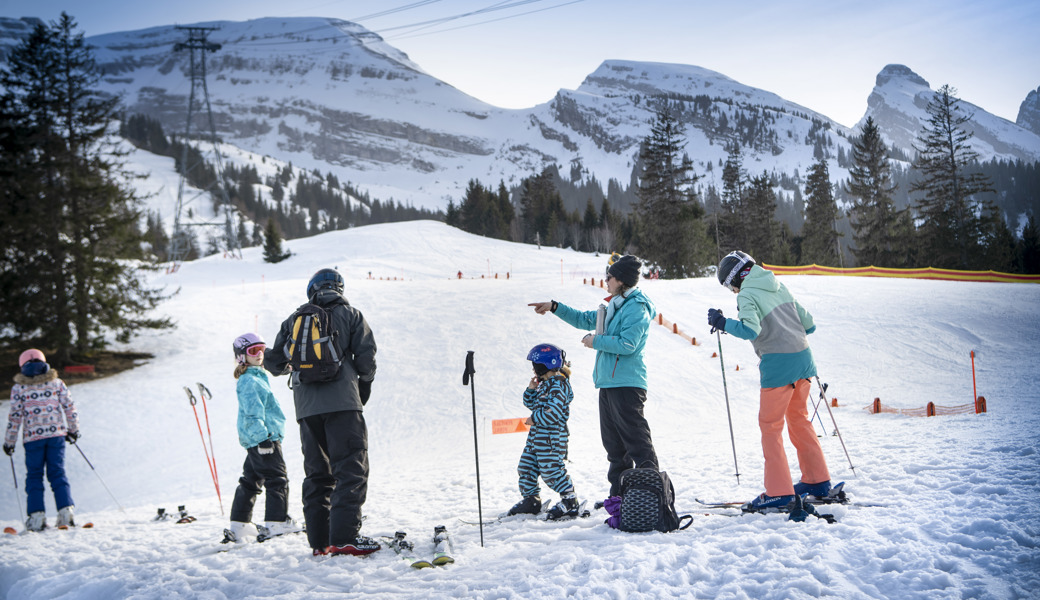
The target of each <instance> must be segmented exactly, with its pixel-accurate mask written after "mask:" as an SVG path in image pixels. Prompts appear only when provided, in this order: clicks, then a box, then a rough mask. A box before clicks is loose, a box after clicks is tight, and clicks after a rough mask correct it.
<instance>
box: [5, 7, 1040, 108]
mask: <svg viewBox="0 0 1040 600" xmlns="http://www.w3.org/2000/svg"><path fill="white" fill-rule="evenodd" d="M502 4H513V5H516V6H513V8H509V9H501V10H492V11H489V12H485V13H483V14H479V15H474V16H470V17H466V18H458V19H455V20H452V21H448V22H445V23H442V24H437V25H433V26H427V27H425V28H424V29H421V30H418V31H414V30H408V29H391V28H394V27H399V26H402V25H411V24H415V23H421V22H425V21H428V20H433V19H440V18H444V17H450V16H456V15H461V14H464V13H468V12H472V11H476V10H480V9H487V8H491V7H495V6H499V5H502ZM414 5H419V6H414ZM405 6H413V7H412V8H409V9H407V10H401V11H398V12H395V13H393V14H389V15H385V16H381V17H373V18H368V19H360V18H361V17H365V16H369V15H373V14H375V13H378V12H384V11H386V10H387V9H391V8H399V7H405ZM62 10H65V11H67V12H68V13H69V14H70V15H72V16H73V17H75V18H76V20H77V21H78V22H79V24H80V27H81V29H82V30H83V31H84V32H85V33H86V34H87V35H88V36H90V35H96V34H101V33H109V32H113V31H126V30H132V29H142V28H146V27H153V26H158V25H170V24H181V25H185V24H191V23H196V22H200V21H212V20H232V21H243V20H248V19H254V18H260V17H283V16H284V17H296V16H324V17H335V18H341V19H346V20H351V21H354V20H357V22H359V23H361V24H362V25H364V26H366V27H368V28H369V29H371V30H373V31H375V32H377V33H380V34H381V35H383V37H384V38H385V39H386V40H387V41H388V42H389V43H391V44H392V45H394V46H395V47H397V48H399V49H401V50H403V51H404V52H406V53H407V54H408V56H409V57H410V58H411V59H412V60H413V61H415V62H416V63H418V64H419V65H420V66H421V67H422V68H423V69H425V70H426V71H427V72H428V73H430V74H431V75H434V76H436V77H438V78H440V79H442V80H443V81H445V82H447V83H449V84H451V85H453V86H455V87H457V88H459V89H460V90H462V91H464V92H466V93H468V94H470V95H472V96H475V97H477V98H479V99H481V100H483V101H485V102H489V103H491V104H494V105H496V106H502V107H508V108H522V107H530V106H534V105H536V104H540V103H543V102H546V101H548V100H550V99H551V98H552V96H553V95H554V94H555V92H556V90H558V89H560V88H568V89H574V88H576V87H578V86H579V85H580V84H581V82H582V80H583V79H584V78H585V76H586V75H588V74H589V73H591V72H592V71H593V70H595V69H596V67H598V66H599V64H600V63H601V62H603V61H604V60H608V59H625V60H642V61H654V62H668V63H680V64H689V65H697V66H699V67H704V68H707V69H712V70H714V71H718V72H721V73H723V74H725V75H727V76H729V77H731V78H733V79H736V80H737V81H740V82H741V83H745V84H747V85H752V86H755V87H758V88H762V89H765V90H768V91H771V92H775V93H777V94H779V95H781V96H783V97H785V98H787V99H788V100H791V101H793V102H797V103H799V104H802V105H803V106H806V107H808V108H810V109H813V110H816V111H818V112H821V113H823V114H825V115H827V116H829V117H831V118H833V119H835V120H836V121H838V122H839V123H842V124H844V125H848V126H852V125H855V123H856V122H857V121H858V120H859V119H860V118H861V117H862V116H863V113H864V112H865V111H866V107H867V97H868V96H869V94H870V91H871V89H872V88H873V87H874V79H875V77H876V76H877V73H878V72H879V71H880V70H881V69H882V68H883V67H884V66H885V65H886V64H890V63H899V64H904V65H906V66H908V67H910V68H911V69H913V70H914V71H915V72H916V73H917V74H918V75H920V76H922V77H924V78H925V79H926V80H927V81H928V82H929V83H930V84H931V86H932V88H933V89H935V88H938V87H939V86H941V85H943V84H947V83H948V84H950V85H952V86H953V87H955V88H957V90H958V95H959V97H960V98H962V99H963V100H966V101H969V102H972V103H974V104H977V105H979V106H981V107H983V108H984V109H986V110H988V111H989V112H992V113H994V114H996V115H998V116H1001V117H1004V118H1005V119H1008V120H1011V121H1014V120H1015V118H1016V117H1017V116H1018V108H1019V105H1020V104H1021V102H1022V100H1024V99H1025V97H1026V94H1028V93H1029V91H1030V90H1035V89H1037V88H1038V87H1040V59H1038V58H1037V57H1040V34H1038V32H1040V2H1037V1H1035V0H1021V1H1007V0H988V1H986V2H978V1H969V0H946V1H938V0H926V1H916V0H902V1H889V0H879V1H873V2H850V1H844V0H833V1H830V2H823V1H808V0H794V1H789V2H768V1H765V0H754V1H741V0H731V1H730V2H720V1H718V0H714V1H712V2H704V1H701V0H639V1H634V0H526V1H525V0H505V2H501V1H499V2H496V1H495V0H425V1H416V0H380V1H377V0H363V1H362V0H358V1H349V0H296V1H295V2H285V1H284V0H283V1H275V0H216V1H214V0H175V1H172V2H164V3H155V2H147V1H141V0H78V1H76V0H0V15H3V16H7V17H21V16H37V17H41V18H44V19H47V20H50V19H55V18H57V17H58V16H59V15H60V14H61V11H62ZM525 13H526V14H525Z"/></svg>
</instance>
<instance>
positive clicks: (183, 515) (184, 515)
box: [152, 504, 195, 524]
mask: <svg viewBox="0 0 1040 600" xmlns="http://www.w3.org/2000/svg"><path fill="white" fill-rule="evenodd" d="M177 513H178V515H180V516H179V517H178V519H177V523H181V524H183V523H194V522H195V517H193V516H191V515H189V514H188V509H186V508H184V505H183V504H181V505H180V506H178V507H177ZM172 517H173V515H172V514H170V513H168V512H166V509H165V508H162V507H159V508H158V509H156V515H155V518H154V519H152V520H153V521H165V520H166V519H169V518H172Z"/></svg>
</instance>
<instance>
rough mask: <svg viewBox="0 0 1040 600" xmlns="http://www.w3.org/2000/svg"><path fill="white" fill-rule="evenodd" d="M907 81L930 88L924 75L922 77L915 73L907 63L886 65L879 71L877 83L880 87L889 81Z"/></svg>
mask: <svg viewBox="0 0 1040 600" xmlns="http://www.w3.org/2000/svg"><path fill="white" fill-rule="evenodd" d="M901 82H906V83H909V84H913V85H916V86H921V87H925V88H929V87H930V86H929V85H928V82H927V81H925V78H924V77H921V76H920V75H918V74H917V73H914V72H913V70H911V69H910V67H908V66H906V65H885V68H884V69H881V72H880V73H878V76H877V79H876V81H875V85H876V86H878V87H882V86H886V85H888V84H889V83H897V84H898V83H901Z"/></svg>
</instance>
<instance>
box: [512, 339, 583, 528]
mask: <svg viewBox="0 0 1040 600" xmlns="http://www.w3.org/2000/svg"><path fill="white" fill-rule="evenodd" d="M566 356H567V355H566V353H565V352H563V351H562V350H560V349H559V348H557V347H556V346H553V345H552V344H540V345H538V346H535V347H534V348H533V349H531V351H530V352H529V353H528V355H527V360H529V361H531V364H532V366H533V367H534V372H535V376H534V377H532V378H531V381H530V383H529V384H528V386H527V389H526V390H524V406H526V407H527V408H529V409H530V410H531V416H530V417H528V418H527V421H526V422H527V424H528V425H529V426H530V428H531V429H530V431H528V433H527V444H526V445H525V446H524V451H523V453H522V454H521V455H520V464H519V465H518V466H517V473H518V474H519V476H520V480H519V487H520V494H521V496H523V499H522V500H521V501H520V502H518V503H517V504H516V505H515V506H513V508H511V509H510V510H509V512H508V513H507V514H509V515H517V514H537V513H539V512H541V509H542V501H541V498H540V497H539V493H540V489H539V485H538V478H539V477H541V478H542V479H543V480H544V481H545V483H546V485H548V486H549V487H550V488H552V490H553V491H555V492H557V493H558V494H560V502H559V503H557V504H556V505H555V506H553V507H552V508H551V509H549V511H548V514H547V515H546V516H547V518H549V519H559V518H563V517H573V516H577V514H578V500H577V496H576V495H575V493H574V484H573V483H572V482H571V478H570V475H568V474H567V467H566V466H565V465H564V461H565V460H566V458H567V437H568V433H567V419H568V418H570V404H571V401H572V400H573V399H574V392H573V390H572V389H571V383H570V374H571V370H570V367H569V366H568V365H567V363H566Z"/></svg>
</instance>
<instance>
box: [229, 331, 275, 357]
mask: <svg viewBox="0 0 1040 600" xmlns="http://www.w3.org/2000/svg"><path fill="white" fill-rule="evenodd" d="M266 345H267V343H266V342H264V338H262V337H260V336H259V335H257V334H255V333H243V334H242V335H240V336H238V337H237V338H235V342H234V343H233V344H232V345H231V347H232V349H234V351H235V360H237V361H238V364H240V365H244V364H246V352H247V351H248V350H249V349H250V348H252V347H253V346H266Z"/></svg>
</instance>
